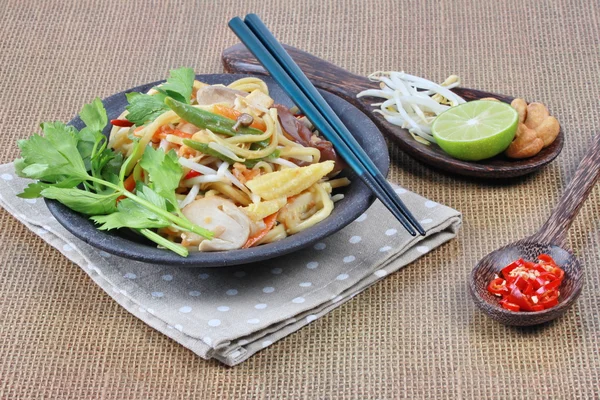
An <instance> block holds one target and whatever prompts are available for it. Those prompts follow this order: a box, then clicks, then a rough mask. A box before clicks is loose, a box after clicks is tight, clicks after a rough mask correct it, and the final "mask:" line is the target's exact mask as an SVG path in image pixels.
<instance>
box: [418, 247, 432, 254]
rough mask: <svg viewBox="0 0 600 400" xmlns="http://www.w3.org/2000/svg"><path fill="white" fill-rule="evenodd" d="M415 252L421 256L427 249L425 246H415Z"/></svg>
mask: <svg viewBox="0 0 600 400" xmlns="http://www.w3.org/2000/svg"><path fill="white" fill-rule="evenodd" d="M417 251H418V252H419V253H421V254H425V253H427V252H428V251H429V247H427V246H417Z"/></svg>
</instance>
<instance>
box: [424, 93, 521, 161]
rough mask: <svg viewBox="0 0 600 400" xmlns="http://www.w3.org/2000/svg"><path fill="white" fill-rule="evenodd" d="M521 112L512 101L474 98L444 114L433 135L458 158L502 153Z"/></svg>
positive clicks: (467, 158)
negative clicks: (513, 106)
mask: <svg viewBox="0 0 600 400" xmlns="http://www.w3.org/2000/svg"><path fill="white" fill-rule="evenodd" d="M518 119H519V116H518V114H517V112H516V111H515V110H514V109H513V108H512V107H511V106H510V105H508V104H506V103H501V102H491V101H471V102H468V103H464V104H461V105H459V106H456V107H452V108H450V109H448V110H447V111H446V112H444V113H442V114H440V115H439V116H438V117H437V118H436V119H435V121H434V123H433V125H432V126H431V131H432V133H433V137H434V138H435V140H436V142H437V144H438V145H439V146H440V147H441V148H442V150H444V151H445V152H446V153H448V154H449V155H451V156H452V157H454V158H457V159H460V160H468V161H478V160H482V159H485V158H490V157H493V156H495V155H496V154H500V153H502V152H503V151H504V150H505V149H506V148H507V147H508V145H509V144H510V143H511V141H512V140H513V138H514V136H515V132H516V130H517V123H518Z"/></svg>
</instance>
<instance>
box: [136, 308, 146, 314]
mask: <svg viewBox="0 0 600 400" xmlns="http://www.w3.org/2000/svg"><path fill="white" fill-rule="evenodd" d="M138 310H140V312H141V313H142V314H143V313H145V312H146V309H145V308H144V307H140V308H138Z"/></svg>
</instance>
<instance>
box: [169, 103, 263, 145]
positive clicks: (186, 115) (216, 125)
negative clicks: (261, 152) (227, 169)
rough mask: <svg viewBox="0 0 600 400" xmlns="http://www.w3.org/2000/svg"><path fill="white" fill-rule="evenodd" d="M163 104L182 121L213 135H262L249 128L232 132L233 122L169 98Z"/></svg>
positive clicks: (260, 132) (256, 130) (244, 127)
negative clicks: (208, 131)
mask: <svg viewBox="0 0 600 400" xmlns="http://www.w3.org/2000/svg"><path fill="white" fill-rule="evenodd" d="M165 104H166V105H167V106H169V108H170V109H171V110H173V111H174V112H175V114H177V115H178V116H180V117H181V118H182V119H183V120H185V121H187V122H189V123H191V124H193V125H195V126H197V127H198V128H204V129H210V130H211V131H212V132H214V133H220V134H223V135H227V136H235V135H262V134H263V133H264V132H262V131H260V130H258V129H256V128H250V127H246V126H243V127H240V128H239V129H238V130H237V131H235V130H233V126H234V125H235V122H236V121H234V120H232V119H229V118H226V117H223V116H221V115H217V114H213V113H211V112H209V111H206V110H202V109H200V108H196V107H194V106H191V105H189V104H185V103H182V102H180V101H177V100H175V99H172V98H170V97H167V98H166V99H165Z"/></svg>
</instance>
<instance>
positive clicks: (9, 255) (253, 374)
mask: <svg viewBox="0 0 600 400" xmlns="http://www.w3.org/2000/svg"><path fill="white" fill-rule="evenodd" d="M0 10H2V11H1V13H0V18H1V20H0V21H1V25H0V26H1V27H0V31H1V39H0V76H1V77H2V78H1V79H2V89H1V90H0V131H1V135H0V162H8V161H11V160H12V159H13V158H14V157H15V156H16V155H17V151H16V146H15V140H16V139H18V138H22V137H25V136H26V135H28V134H30V133H31V132H32V131H33V130H34V129H36V127H37V125H38V124H39V123H40V122H41V121H45V120H48V119H62V120H68V119H70V118H71V117H72V115H73V114H74V113H76V112H77V111H78V110H79V107H80V106H81V105H82V104H83V103H84V102H87V101H89V100H90V99H92V98H93V97H94V96H101V97H104V96H107V95H109V94H111V93H114V92H116V91H120V90H122V89H124V88H127V87H131V86H135V85H138V84H141V83H145V82H149V81H153V80H157V79H162V78H163V77H164V76H165V75H166V73H167V71H168V69H169V68H172V67H177V66H181V65H190V66H193V67H194V68H195V69H196V71H197V72H198V73H213V72H219V71H221V65H220V58H219V55H220V52H221V51H222V49H224V48H225V47H227V46H230V45H232V44H234V43H236V42H237V39H236V38H235V37H234V35H233V34H232V33H230V32H229V31H228V29H227V27H226V23H227V20H228V19H229V18H230V17H232V16H234V15H243V14H244V13H246V12H257V13H258V14H260V15H261V16H262V17H263V19H264V20H265V21H266V23H267V24H268V25H269V26H270V27H271V28H272V30H273V31H274V32H275V33H276V35H277V36H278V38H279V39H280V40H282V41H283V42H286V43H289V44H291V45H294V46H297V47H299V48H302V49H304V50H307V51H309V52H312V53H314V54H316V55H318V56H320V57H322V58H325V59H328V60H330V61H332V62H334V63H336V64H338V65H340V66H342V67H344V68H347V69H349V70H351V71H353V72H356V73H360V74H367V73H369V72H372V71H374V70H377V69H386V68H390V69H392V68H393V69H404V70H406V71H408V72H411V73H414V74H417V75H422V76H425V77H429V78H432V79H436V80H441V79H443V78H444V77H445V76H446V75H447V74H449V73H457V74H459V75H460V76H461V77H462V78H463V80H464V82H465V85H466V86H471V87H476V88H482V89H488V90H491V91H497V92H501V93H510V94H515V95H520V96H523V97H525V98H526V99H538V100H542V101H544V102H545V103H547V104H548V105H549V106H550V108H551V109H552V110H553V111H554V113H555V114H556V115H557V116H558V117H559V120H560V121H561V123H562V125H563V128H564V131H565V132H566V145H565V149H564V150H563V152H562V154H561V156H560V157H559V158H558V159H557V160H556V162H554V163H553V164H551V165H550V166H549V167H547V168H546V169H544V170H542V171H541V172H539V173H536V174H534V175H532V176H529V177H527V178H524V179H516V180H514V181H512V182H508V183H495V182H485V181H474V180H469V179H462V178H455V177H452V176H448V175H442V174H440V173H438V172H436V171H433V170H431V169H429V168H426V167H423V166H421V165H420V164H418V163H416V162H415V161H413V160H411V159H410V158H408V157H407V156H405V155H404V154H402V153H401V152H399V151H398V150H397V148H396V147H394V146H391V147H390V152H391V155H392V160H393V167H392V173H391V175H390V177H391V178H392V179H393V180H394V181H396V182H399V183H401V184H403V185H405V186H406V187H408V188H410V189H412V190H414V191H416V192H418V193H421V194H423V195H424V196H426V197H428V198H430V199H432V200H436V201H439V202H443V203H445V204H447V205H449V206H451V207H454V208H456V209H458V210H460V211H462V212H463V214H464V226H463V229H462V230H461V232H460V234H459V237H458V238H457V239H456V240H454V241H453V242H451V243H450V244H448V245H445V246H444V247H442V248H441V249H439V250H437V251H435V252H433V253H431V254H429V255H427V256H426V257H424V258H422V259H420V260H419V261H418V262H416V263H414V264H413V265H411V266H409V267H408V268H406V269H404V270H402V271H401V272H399V273H396V274H394V275H393V276H390V277H388V278H387V279H386V280H384V281H383V282H381V283H379V284H378V285H376V286H374V287H372V288H371V289H369V290H367V291H366V292H365V293H363V294H361V295H359V296H357V297H356V298H355V299H354V300H353V301H351V302H349V303H347V304H345V305H343V306H342V307H340V308H339V309H338V310H336V311H334V312H332V313H331V314H329V315H328V316H327V317H325V318H323V319H321V320H319V321H316V322H315V323H313V324H311V325H309V326H308V327H306V328H305V329H302V330H301V331H300V332H298V333H296V334H294V335H292V336H290V337H288V338H287V339H285V340H282V341H281V342H278V343H277V344H275V345H274V346H272V347H270V348H269V349H267V350H265V351H262V352H260V353H259V354H257V355H256V356H254V357H253V358H252V359H250V360H249V361H247V362H246V363H244V364H242V365H240V366H238V367H236V368H227V367H223V366H222V365H219V364H218V363H217V362H206V361H203V360H201V359H199V358H197V357H195V356H194V355H193V354H192V353H191V352H190V351H188V350H186V349H184V348H183V347H181V346H179V345H177V344H176V343H174V342H173V341H171V340H169V339H168V338H166V337H164V336H162V335H161V334H159V333H157V332H155V331H154V330H152V329H151V328H149V327H148V326H146V325H145V324H143V323H142V322H141V321H139V320H137V319H136V318H134V317H133V316H131V315H129V314H128V313H127V312H125V311H124V310H123V309H121V308H120V307H119V306H117V305H116V303H114V302H113V301H112V300H111V299H110V298H109V297H108V296H107V295H106V294H104V293H103V292H102V291H101V290H100V289H99V288H98V287H96V286H95V285H94V284H93V283H92V281H91V280H90V279H89V278H88V277H87V276H86V275H85V274H84V273H83V272H82V271H81V270H79V268H77V267H76V266H75V265H73V264H71V263H70V262H68V261H67V260H66V259H65V258H64V257H62V256H61V255H60V254H59V253H58V251H55V250H54V249H52V248H50V247H49V246H47V245H45V244H44V243H43V241H42V240H41V239H39V238H38V237H36V236H35V235H33V234H32V233H30V232H28V231H27V230H26V229H25V228H24V227H23V226H22V225H20V224H19V223H17V222H16V221H15V219H13V218H12V217H11V216H10V215H9V214H8V213H6V212H5V211H0V224H1V226H2V229H1V230H0V241H1V243H2V247H0V249H1V250H0V265H1V268H2V269H1V270H0V349H1V357H0V398H3V399H4V398H107V399H108V398H110V399H125V398H151V397H155V398H182V397H184V396H188V395H193V396H194V397H195V398H206V399H217V398H303V397H305V398H348V399H356V398H368V399H394V398H438V397H439V398H477V399H480V398H528V399H558V398H586V399H587V398H598V397H599V396H600V389H599V387H600V350H599V347H600V322H599V320H598V313H599V311H600V293H599V289H600V285H599V284H598V281H599V279H600V272H599V269H598V266H599V264H600V222H599V221H600V219H599V217H598V214H599V212H600V190H599V189H598V188H596V189H595V190H594V192H593V193H592V195H591V198H590V199H589V200H588V202H587V203H586V205H585V206H584V207H583V209H582V211H581V213H580V215H579V217H578V219H577V220H576V222H575V224H574V225H573V228H572V231H571V233H570V245H571V246H572V247H573V248H574V249H575V250H576V252H577V254H578V255H579V256H580V257H581V259H582V261H583V263H584V265H585V266H586V267H587V268H586V279H587V282H586V286H585V290H584V293H583V295H582V296H581V298H580V300H579V302H578V304H577V305H576V306H575V308H574V309H573V310H572V311H571V312H569V313H568V314H567V315H566V316H565V317H563V318H562V319H560V320H559V321H556V322H554V323H550V324H548V325H547V326H542V327H538V328H533V329H513V328H506V327H504V326H501V325H498V324H497V323H495V322H493V321H491V320H489V319H487V318H486V317H485V316H483V315H482V314H481V313H479V311H478V310H476V309H475V307H474V305H473V304H472V302H471V301H470V299H469V297H468V294H467V289H466V278H467V275H468V273H469V271H470V270H471V268H472V266H473V265H474V264H475V262H476V261H477V260H478V259H479V258H480V257H481V256H482V255H484V254H485V253H487V252H489V251H491V250H492V249H494V248H496V247H498V246H500V245H502V244H505V243H507V242H510V241H512V240H514V239H516V238H520V237H522V236H525V235H527V234H531V233H532V232H534V231H535V229H536V228H537V227H538V226H539V225H540V224H541V223H542V222H543V220H544V219H545V218H546V217H547V215H548V213H549V211H550V210H551V208H552V207H553V205H554V204H556V201H557V199H558V196H559V195H560V193H561V190H562V189H563V188H564V187H565V185H566V183H567V182H568V180H569V178H570V177H571V176H572V174H573V171H574V170H575V168H576V166H577V164H578V160H579V159H580V158H581V156H582V155H583V154H584V152H585V151H586V149H587V143H588V142H589V140H590V138H591V137H592V135H593V134H595V133H597V131H598V128H597V126H598V120H599V119H600V111H599V108H598V100H599V97H598V93H600V81H599V78H598V77H599V76H600V63H599V55H600V49H599V47H598V38H599V37H600V31H599V28H598V27H599V22H600V8H599V4H598V2H597V1H593V2H589V1H585V0H583V1H575V0H562V1H554V2H551V1H537V2H523V1H511V2H502V1H492V0H489V1H488V0H486V1H482V0H472V1H468V0H461V1H444V2H424V1H414V2H413V1H404V2H395V1H386V2H360V3H359V2H353V1H336V2H333V1H331V2H327V1H322V0H317V1H309V2H295V3H294V2H277V1H276V0H266V1H261V2H259V1H253V2H247V3H244V2H241V1H231V0H228V1H219V2H216V3H208V2H200V1H196V2H193V1H189V2H186V3H184V2H175V1H152V2H144V1H142V0H136V1H117V0H111V1H88V0H83V1H82V0H80V1H60V0H54V1H28V0H3V1H2V2H1V4H0Z"/></svg>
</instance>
